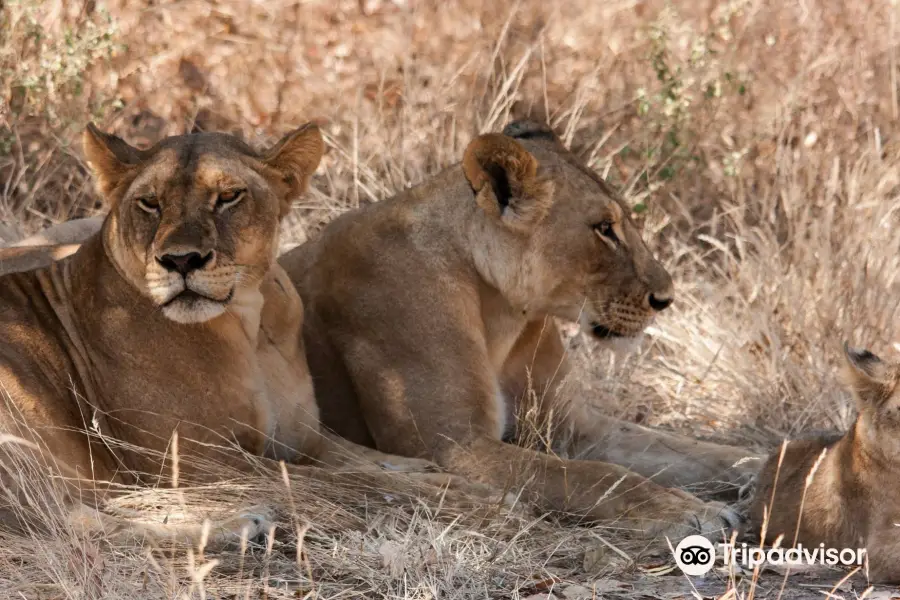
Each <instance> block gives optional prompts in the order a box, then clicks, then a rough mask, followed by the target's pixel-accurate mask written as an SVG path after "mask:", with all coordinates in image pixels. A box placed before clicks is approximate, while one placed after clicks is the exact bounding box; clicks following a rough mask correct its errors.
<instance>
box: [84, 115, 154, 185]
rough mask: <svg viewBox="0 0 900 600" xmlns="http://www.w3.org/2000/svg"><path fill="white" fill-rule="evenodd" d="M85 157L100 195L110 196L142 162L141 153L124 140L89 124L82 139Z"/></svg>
mask: <svg viewBox="0 0 900 600" xmlns="http://www.w3.org/2000/svg"><path fill="white" fill-rule="evenodd" d="M81 143H82V147H83V149H84V156H85V158H87V162H88V164H89V165H90V166H91V169H92V170H93V172H94V176H95V177H96V178H97V187H98V188H99V190H100V193H101V194H103V195H104V196H105V195H108V194H109V193H110V192H112V190H113V189H115V187H116V186H117V185H118V184H119V183H120V182H121V181H122V179H123V177H124V176H125V175H126V174H127V173H128V172H129V171H130V170H131V168H132V167H134V166H135V165H137V164H138V163H139V162H140V161H141V151H140V150H138V149H137V148H135V147H133V146H129V145H128V143H127V142H126V141H125V140H123V139H122V138H120V137H118V136H115V135H113V134H111V133H105V132H103V131H100V130H99V129H97V127H96V126H95V125H94V124H93V123H88V125H87V127H86V128H85V130H84V134H83V135H82V138H81Z"/></svg>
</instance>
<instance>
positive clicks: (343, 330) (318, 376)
mask: <svg viewBox="0 0 900 600" xmlns="http://www.w3.org/2000/svg"><path fill="white" fill-rule="evenodd" d="M280 262H281V264H282V265H283V266H284V268H285V269H286V271H287V272H288V274H289V276H290V278H291V280H292V281H293V282H294V283H295V284H296V286H297V288H298V290H299V291H300V295H301V297H302V298H303V302H304V305H305V307H306V311H307V312H306V315H307V318H306V320H305V322H304V327H303V338H304V343H305V345H306V348H307V350H308V359H309V365H310V369H311V371H312V374H313V379H314V381H315V382H316V389H317V391H318V393H317V400H318V402H319V407H320V410H321V413H322V419H323V423H324V425H325V426H326V427H328V428H330V429H332V430H333V431H335V432H337V433H339V434H341V435H342V436H345V437H347V438H348V439H351V440H353V441H355V442H357V443H360V444H366V445H371V446H373V447H375V448H378V449H379V450H382V451H384V452H391V453H396V454H401V455H404V456H411V457H422V458H427V459H433V460H434V461H436V462H437V463H439V464H440V465H441V466H443V467H445V468H446V469H447V470H449V471H450V472H453V473H457V474H460V475H463V476H465V477H467V478H471V479H474V480H477V481H481V482H484V483H487V484H493V485H496V486H507V485H508V486H512V487H514V488H515V489H517V490H518V489H523V490H524V491H525V496H526V497H528V498H530V499H533V500H534V501H535V502H537V503H538V504H539V505H540V506H542V507H544V508H546V509H551V510H555V511H563V512H566V513H573V514H575V515H578V516H581V517H589V518H593V519H603V520H607V519H617V518H622V519H624V520H626V521H627V522H628V523H629V524H630V526H633V527H636V528H637V529H638V530H639V533H642V534H646V535H649V536H655V535H657V534H661V533H665V534H668V535H670V536H673V537H674V538H676V539H677V538H679V537H680V536H684V535H686V534H689V533H703V534H706V535H711V536H715V535H721V532H722V530H723V529H726V530H727V529H730V528H734V527H737V526H738V525H739V524H740V518H739V515H738V514H737V513H736V512H734V511H733V510H731V509H729V508H727V507H725V506H724V505H723V504H721V503H704V502H702V501H700V500H699V499H697V498H695V497H693V496H691V495H689V494H686V493H684V492H681V491H678V490H673V489H668V488H666V487H663V486H661V485H659V484H657V483H654V482H652V481H650V480H648V479H646V478H645V477H642V476H640V475H638V474H636V473H633V472H631V471H629V470H628V469H626V468H622V467H620V466H615V465H613V464H608V463H604V462H600V461H595V460H562V459H560V458H557V457H554V456H551V455H547V454H542V453H538V452H533V451H531V450H527V449H525V448H522V447H518V446H514V445H512V444H508V443H504V441H503V440H504V438H505V437H507V436H509V435H510V434H512V433H513V432H514V431H515V428H516V422H515V417H514V415H515V414H516V413H517V411H516V406H515V402H516V400H517V399H518V398H520V397H521V396H522V393H523V390H524V389H525V387H526V386H525V383H526V381H527V377H528V376H527V373H526V371H527V370H528V367H529V366H530V365H532V364H533V359H534V357H535V356H537V355H541V356H543V357H545V359H546V357H547V356H550V357H551V358H550V359H548V360H544V361H543V362H542V363H541V365H540V366H539V368H538V369H536V370H533V372H532V376H533V379H534V380H535V381H536V383H537V387H538V388H539V390H540V392H542V393H543V392H552V390H551V389H550V388H551V383H552V382H554V381H557V382H558V381H559V379H558V378H557V377H556V376H557V374H558V373H557V371H558V370H560V369H564V364H563V362H564V361H563V352H562V348H561V346H560V342H559V338H558V336H557V332H556V330H555V329H554V326H553V324H552V322H551V320H550V319H549V318H550V317H560V318H563V319H567V320H570V321H578V322H579V323H581V325H582V327H583V328H584V329H586V330H588V331H590V332H591V333H593V335H594V336H595V337H596V338H597V339H600V340H609V339H612V338H618V337H629V336H636V335H638V334H640V333H641V332H642V330H643V329H644V328H645V327H646V326H647V325H648V324H649V323H650V321H651V319H652V318H653V316H654V315H655V314H656V313H658V312H659V311H662V310H665V309H666V308H667V307H668V306H669V305H670V304H671V303H672V301H673V297H674V296H673V294H674V291H673V286H672V279H671V277H670V276H669V274H668V273H667V272H666V270H665V269H664V268H663V266H662V265H661V264H660V263H659V262H657V261H656V260H655V259H654V257H653V256H652V255H651V254H650V252H649V250H648V249H647V247H646V246H645V245H644V242H643V241H642V240H641V237H640V233H639V232H638V230H637V229H636V227H635V225H634V223H633V222H632V220H631V218H630V216H629V210H628V209H627V208H626V206H625V205H624V204H623V203H622V201H621V200H620V199H619V198H618V196H617V195H616V194H615V193H614V192H613V191H612V190H611V189H610V188H609V187H608V186H607V185H606V184H605V183H604V182H603V181H602V180H601V179H600V178H599V177H597V176H596V175H595V174H594V173H593V172H592V171H591V170H590V169H588V168H586V167H584V166H582V165H581V164H579V162H578V161H577V160H576V159H575V158H574V157H573V156H572V155H571V154H570V153H569V152H568V151H567V150H566V149H565V148H564V147H563V146H562V144H561V143H560V142H559V140H558V139H557V138H556V136H555V135H554V134H553V133H552V131H550V130H549V129H547V128H545V127H543V126H540V125H537V124H534V123H529V122H514V123H512V124H510V125H509V126H507V128H506V129H505V130H504V132H503V134H485V135H480V136H478V137H477V138H475V139H474V140H473V141H472V142H471V143H470V144H469V145H468V147H467V148H466V150H465V154H464V157H463V161H462V164H459V165H456V166H453V167H450V168H449V169H447V170H445V171H443V172H442V173H440V174H439V175H437V176H435V177H434V178H433V179H431V180H429V181H427V182H426V183H424V184H421V185H419V186H417V187H414V188H412V189H410V190H408V191H405V192H403V193H401V194H400V195H398V196H396V197H394V198H391V199H389V200H384V201H381V202H378V203H376V204H373V205H370V206H366V207H364V208H362V209H359V210H356V211H351V212H349V213H346V214H343V215H341V216H340V217H338V218H337V219H335V220H334V221H333V222H331V223H330V224H329V225H328V226H327V227H326V228H325V229H324V231H323V232H322V234H321V236H320V237H318V238H317V239H315V240H313V241H311V242H308V243H306V244H304V245H302V246H300V247H298V248H296V249H294V250H292V251H290V252H288V253H287V254H285V255H284V256H282V258H281V259H280ZM549 395H552V393H549ZM543 408H544V411H545V413H544V416H545V418H546V419H547V420H548V421H549V420H552V419H557V420H567V421H568V422H570V423H571V424H573V425H574V427H575V429H576V430H577V432H578V433H580V434H582V435H584V436H586V437H587V438H589V439H591V440H593V441H595V442H596V441H599V439H600V438H601V437H602V436H603V435H605V434H607V433H610V429H611V428H610V427H608V426H603V425H598V423H597V418H596V417H595V416H594V415H593V414H591V413H590V411H589V409H588V407H587V405H586V403H581V404H579V403H572V404H569V405H564V404H561V401H556V400H550V401H549V402H547V403H545V405H544V407H543ZM614 434H615V435H618V432H614ZM621 437H622V439H623V440H626V442H624V443H625V444H626V445H627V447H626V448H625V449H624V450H623V451H621V453H620V451H619V450H613V451H611V452H610V454H611V455H614V454H621V455H620V456H619V458H620V459H622V460H626V461H627V460H640V459H639V458H638V457H637V456H636V454H638V453H639V452H640V450H641V449H651V448H649V447H651V446H657V447H660V446H665V445H666V443H667V440H668V439H669V438H667V437H666V436H665V435H660V436H653V435H649V436H648V435H647V432H646V431H639V430H630V431H624V432H623V433H622V434H621ZM671 439H672V443H673V444H674V446H675V450H674V451H673V450H670V451H669V452H668V453H666V454H665V455H664V456H663V457H660V456H657V457H655V458H653V459H652V460H651V461H650V463H651V464H650V466H647V470H648V471H650V470H655V469H656V468H657V465H659V464H663V465H664V466H665V461H666V460H668V461H669V462H670V463H671V464H673V466H674V468H675V469H676V470H681V471H684V472H685V473H686V476H687V477H688V478H689V477H691V476H692V475H693V476H695V477H699V476H700V473H701V472H702V473H703V476H706V475H707V474H708V473H710V472H711V467H716V468H717V469H718V468H719V467H721V468H720V469H718V470H721V471H722V472H723V473H724V471H725V470H726V468H727V467H728V466H730V465H731V464H732V463H733V462H735V461H737V460H738V459H740V458H741V457H743V456H744V455H745V454H746V453H744V452H741V451H739V450H736V449H727V448H724V449H723V448H719V447H715V446H713V445H703V444H696V443H692V442H685V441H683V440H680V441H679V440H677V439H676V438H675V437H674V436H671ZM639 444H643V448H641V447H640V446H639ZM652 450H653V449H651V451H652ZM629 452H631V453H633V454H631V455H630V456H628V453H629ZM691 453H694V454H696V455H705V458H702V459H701V462H703V460H708V461H709V462H707V463H706V464H704V465H702V466H703V468H702V469H700V470H697V469H694V470H692V469H693V466H692V463H688V462H685V456H686V455H688V454H691ZM681 463H683V464H685V465H687V466H686V467H684V468H683V467H682V464H681ZM662 470H664V469H662ZM712 470H713V471H715V470H716V469H712ZM647 474H653V473H647ZM662 476H663V477H666V478H668V480H669V481H674V480H675V479H676V478H675V477H674V476H670V475H666V474H662Z"/></svg>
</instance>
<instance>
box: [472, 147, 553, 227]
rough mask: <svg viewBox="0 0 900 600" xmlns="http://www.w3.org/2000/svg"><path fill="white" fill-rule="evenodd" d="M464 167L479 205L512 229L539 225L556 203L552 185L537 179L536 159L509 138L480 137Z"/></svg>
mask: <svg viewBox="0 0 900 600" xmlns="http://www.w3.org/2000/svg"><path fill="white" fill-rule="evenodd" d="M462 166H463V171H464V172H465V175H466V179H468V180H469V185H471V186H472V189H473V190H474V191H475V198H476V201H477V202H478V205H479V206H480V207H481V208H482V209H483V210H484V211H485V212H487V213H488V214H489V215H495V216H497V217H499V218H501V219H502V220H503V222H504V223H506V224H508V225H509V226H511V227H513V228H517V229H524V230H527V229H529V228H531V227H532V226H534V225H536V224H537V223H539V222H540V221H541V220H542V219H543V218H544V217H545V216H546V214H547V211H548V210H549V209H550V206H551V205H552V203H553V188H552V185H551V183H550V182H549V181H546V180H543V179H541V178H539V177H538V175H537V168H538V161H537V159H536V158H535V157H534V156H532V155H531V153H529V152H528V151H527V150H526V149H525V148H524V147H523V146H522V145H521V144H520V143H518V142H517V141H515V140H514V139H512V138H510V137H508V136H505V135H502V134H498V133H486V134H484V135H480V136H478V137H477V138H475V139H474V140H472V141H471V142H470V143H469V145H468V147H467V148H466V152H465V154H464V155H463V163H462Z"/></svg>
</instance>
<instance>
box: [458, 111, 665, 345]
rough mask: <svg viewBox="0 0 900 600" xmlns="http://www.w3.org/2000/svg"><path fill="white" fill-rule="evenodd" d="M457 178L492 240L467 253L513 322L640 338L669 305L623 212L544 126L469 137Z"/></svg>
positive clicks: (524, 124) (660, 270) (514, 126)
mask: <svg viewBox="0 0 900 600" xmlns="http://www.w3.org/2000/svg"><path fill="white" fill-rule="evenodd" d="M463 171H464V172H465V175H466V178H467V179H468V181H469V183H470V185H471V186H472V188H473V190H474V192H475V195H476V202H477V204H478V205H479V207H480V208H481V209H482V210H483V211H484V212H485V213H487V215H488V217H489V220H490V222H491V226H490V229H491V231H490V232H489V234H488V236H487V238H488V239H493V240H496V241H495V242H493V243H491V242H487V243H483V244H482V246H483V248H482V249H480V250H479V251H478V252H477V253H476V262H477V263H478V268H479V270H480V271H481V272H482V273H485V274H486V276H487V278H488V280H489V281H491V282H492V283H493V284H494V285H496V286H497V287H498V289H499V290H500V291H501V292H503V293H504V295H505V296H506V297H507V298H508V299H509V300H510V301H511V302H512V303H513V304H514V305H516V306H517V307H519V308H520V309H521V310H522V311H523V313H525V314H529V313H533V314H536V315H537V314H545V315H547V314H549V315H553V316H556V317H560V318H563V319H567V320H570V321H577V322H579V323H580V324H581V326H582V327H583V328H584V329H586V330H588V331H590V332H591V333H592V334H593V335H594V336H596V337H598V338H601V339H609V338H616V337H631V336H636V335H638V334H640V333H641V332H642V331H643V330H644V328H645V327H646V326H647V325H648V324H649V323H650V322H651V320H652V319H653V317H654V315H655V314H656V313H658V312H660V311H662V310H664V309H666V308H667V307H668V306H669V305H670V304H671V303H672V300H673V294H674V292H673V286H672V278H671V276H670V275H669V273H668V272H667V271H666V269H665V268H664V267H663V266H662V265H661V264H660V263H659V262H658V261H657V260H656V259H655V258H654V257H653V255H652V254H651V253H650V250H649V249H648V248H647V246H646V245H645V244H644V241H643V240H642V238H641V233H640V231H639V229H638V227H637V226H636V225H635V223H634V222H633V220H632V219H631V216H630V210H629V209H628V208H627V207H626V206H625V204H624V203H623V202H622V201H621V199H620V198H619V196H618V195H617V194H616V193H615V192H613V190H612V189H611V188H610V187H609V186H608V185H607V184H606V183H605V182H604V181H603V180H602V179H600V177H598V176H597V175H596V174H595V173H594V172H593V171H591V170H590V169H589V168H587V167H585V166H583V165H582V164H581V163H580V162H579V161H578V160H577V159H576V158H575V157H574V156H573V155H572V154H571V153H570V152H569V151H568V150H566V148H565V147H563V145H562V143H561V142H560V141H559V139H558V138H557V137H556V136H555V135H554V134H553V132H552V131H551V130H550V129H548V128H547V127H544V126H542V125H538V124H536V123H532V122H528V121H516V122H513V123H510V124H509V125H508V126H507V127H506V128H505V129H504V131H503V133H502V134H485V135H481V136H479V137H477V138H476V139H475V140H473V141H472V142H471V143H470V144H469V146H468V148H467V149H466V152H465V155H464V158H463ZM482 239H484V238H482ZM501 240H502V241H501ZM501 247H502V248H503V250H502V251H499V250H498V249H499V248H501ZM501 252H502V253H505V254H506V255H507V256H506V259H505V260H501V259H500V256H499V254H500V253H501ZM510 265H515V266H514V267H510Z"/></svg>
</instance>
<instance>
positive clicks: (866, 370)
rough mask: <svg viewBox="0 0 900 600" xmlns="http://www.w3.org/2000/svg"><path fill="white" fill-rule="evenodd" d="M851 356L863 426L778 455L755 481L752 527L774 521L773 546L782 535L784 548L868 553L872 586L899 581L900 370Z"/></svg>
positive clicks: (862, 354)
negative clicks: (821, 548) (849, 549)
mask: <svg viewBox="0 0 900 600" xmlns="http://www.w3.org/2000/svg"><path fill="white" fill-rule="evenodd" d="M844 350H845V354H846V358H847V366H846V369H845V372H844V378H845V380H846V383H847V385H848V386H849V387H850V389H851V390H852V392H853V395H854V397H855V398H856V408H857V411H858V415H857V418H856V421H855V422H854V423H853V425H852V426H851V427H850V429H849V430H848V431H847V433H845V434H844V435H842V436H836V437H830V438H821V439H814V440H797V441H792V442H790V443H788V445H787V448H786V449H785V452H784V456H783V458H782V457H781V452H780V451H778V452H775V453H773V454H772V456H770V457H769V459H768V460H767V461H766V463H765V465H764V466H763V468H762V469H761V471H760V473H759V476H758V478H757V481H756V492H755V494H754V498H753V501H752V505H751V513H750V516H751V521H752V525H753V529H754V530H755V531H759V530H760V529H761V528H762V527H763V523H764V522H765V521H766V520H768V524H767V526H766V539H765V541H766V542H768V543H771V542H773V541H774V540H775V538H777V537H778V536H779V535H782V534H783V535H784V541H783V544H784V545H792V544H795V543H800V544H803V545H804V546H805V547H807V548H809V547H814V546H818V545H819V544H825V546H826V547H827V548H838V549H840V548H862V547H864V548H866V555H867V556H868V560H869V576H870V577H871V579H872V580H874V581H886V582H888V581H889V582H900V525H898V524H900V496H898V494H897V482H898V481H900V389H898V383H900V363H897V362H893V363H887V362H885V361H883V360H881V359H880V358H879V357H877V356H875V355H874V354H872V353H871V352H869V351H867V350H856V349H853V348H849V347H848V346H847V345H846V344H845V345H844ZM823 453H824V457H823ZM817 462H818V466H817V467H816V470H815V472H814V473H813V474H812V476H811V481H810V482H809V487H808V488H807V480H808V479H809V478H810V472H811V471H812V469H813V466H814V465H816V463H817ZM801 505H802V514H801V512H800V511H801ZM798 521H799V523H798Z"/></svg>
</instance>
